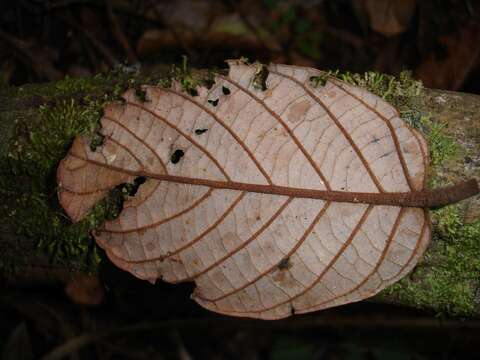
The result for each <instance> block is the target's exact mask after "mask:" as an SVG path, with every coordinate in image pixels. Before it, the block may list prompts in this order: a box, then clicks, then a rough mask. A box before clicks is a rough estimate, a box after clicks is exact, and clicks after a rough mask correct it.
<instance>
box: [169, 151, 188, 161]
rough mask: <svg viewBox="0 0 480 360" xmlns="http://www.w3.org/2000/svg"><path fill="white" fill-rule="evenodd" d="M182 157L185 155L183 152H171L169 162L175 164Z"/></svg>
mask: <svg viewBox="0 0 480 360" xmlns="http://www.w3.org/2000/svg"><path fill="white" fill-rule="evenodd" d="M183 155H185V153H184V152H183V150H180V149H177V150H175V151H174V152H173V154H172V156H170V161H171V162H172V163H173V164H176V163H178V162H179V161H180V159H181V158H182V157H183Z"/></svg>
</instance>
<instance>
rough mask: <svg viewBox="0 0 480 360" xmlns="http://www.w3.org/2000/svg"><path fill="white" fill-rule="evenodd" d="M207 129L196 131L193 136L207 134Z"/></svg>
mask: <svg viewBox="0 0 480 360" xmlns="http://www.w3.org/2000/svg"><path fill="white" fill-rule="evenodd" d="M207 131H208V129H196V130H195V134H196V135H202V134H203V133H204V132H207Z"/></svg>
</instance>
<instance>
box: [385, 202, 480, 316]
mask: <svg viewBox="0 0 480 360" xmlns="http://www.w3.org/2000/svg"><path fill="white" fill-rule="evenodd" d="M432 221H433V223H434V232H433V239H432V245H431V246H430V248H429V251H427V253H426V255H425V261H424V262H423V263H422V264H420V265H418V266H417V268H416V270H415V271H414V273H413V274H412V276H410V277H406V278H404V279H402V280H401V281H399V282H398V283H396V284H394V285H392V286H390V287H389V288H388V289H386V290H385V291H384V295H386V296H391V297H393V298H396V299H398V300H399V301H400V302H401V303H405V304H410V305H415V306H417V307H420V308H430V309H434V310H435V311H436V312H437V314H438V315H453V316H458V315H472V314H473V313H475V312H476V307H477V304H476V300H475V297H476V291H477V290H478V280H479V275H480V242H479V239H480V219H479V220H477V221H476V222H475V223H472V224H464V223H463V222H462V220H461V216H460V207H459V206H458V205H450V206H447V207H445V208H442V209H439V210H434V211H432ZM416 279H421V280H416Z"/></svg>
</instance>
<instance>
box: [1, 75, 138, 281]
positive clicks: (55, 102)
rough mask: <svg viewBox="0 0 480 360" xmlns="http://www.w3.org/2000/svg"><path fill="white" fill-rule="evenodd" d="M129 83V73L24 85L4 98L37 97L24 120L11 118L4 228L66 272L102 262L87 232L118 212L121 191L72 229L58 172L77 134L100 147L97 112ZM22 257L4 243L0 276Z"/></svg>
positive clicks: (3, 178)
mask: <svg viewBox="0 0 480 360" xmlns="http://www.w3.org/2000/svg"><path fill="white" fill-rule="evenodd" d="M119 75H120V76H119ZM128 86H129V75H125V74H118V73H116V74H110V75H99V76H96V77H94V78H91V79H68V78H67V79H65V80H62V81H60V82H57V83H54V84H47V85H44V86H38V85H37V86H33V85H32V86H30V85H29V86H24V87H21V88H16V89H8V90H7V92H6V93H4V94H2V95H3V96H5V97H7V96H8V95H11V96H12V98H13V99H15V100H16V101H18V100H19V99H37V100H35V101H38V99H40V101H41V103H43V104H41V105H39V106H38V107H37V108H36V109H35V108H34V109H33V110H32V111H31V112H28V116H23V117H19V118H17V119H15V128H14V132H13V136H11V141H10V143H9V145H8V149H9V151H8V154H7V156H6V157H3V158H1V159H0V196H1V198H2V204H1V205H0V215H1V216H2V219H3V220H4V222H3V224H2V225H3V226H5V227H6V228H8V229H9V231H11V232H12V236H17V237H23V238H25V237H26V238H28V239H31V240H33V241H34V242H35V246H36V249H37V250H38V251H39V252H40V253H42V254H46V255H48V256H49V257H50V259H51V260H52V261H54V262H56V263H63V264H65V265H68V267H69V268H71V269H77V270H84V271H94V270H95V269H96V265H97V264H98V262H99V260H100V257H99V253H98V250H97V248H96V246H95V245H94V242H93V241H92V238H91V236H90V232H91V231H92V230H93V229H95V228H96V227H98V226H99V225H100V224H101V223H102V222H103V221H105V220H106V219H111V218H113V217H115V216H117V215H118V213H119V210H120V208H121V203H122V200H123V194H122V191H121V189H120V192H119V189H114V190H113V191H112V192H111V194H110V196H108V197H107V198H106V199H104V200H103V201H101V202H99V203H98V204H97V205H96V206H95V208H94V209H92V211H91V212H90V214H89V215H88V216H87V217H86V218H85V219H84V220H82V221H81V222H78V223H76V224H72V223H71V222H70V220H69V219H68V217H67V216H66V215H65V214H64V212H63V210H62V209H61V207H60V205H59V203H58V200H57V195H56V169H57V167H58V163H59V162H60V160H61V159H62V158H63V157H64V156H65V154H66V152H67V150H68V148H69V146H70V144H71V142H72V140H73V139H74V137H75V136H77V135H80V134H83V135H85V136H89V137H90V138H92V139H93V140H94V142H96V143H97V145H99V144H101V141H102V137H101V136H100V135H99V133H98V131H97V130H98V126H99V120H100V118H101V116H102V108H103V106H104V105H105V103H106V102H109V101H112V100H116V99H118V96H119V95H120V94H121V93H122V92H123V91H125V89H126V88H127V87H128ZM27 104H29V103H28V102H27ZM23 253H24V251H23V249H19V248H16V247H15V246H12V245H11V242H8V241H2V242H1V243H0V254H1V258H2V261H0V275H4V276H9V275H11V274H12V273H14V272H16V271H18V270H19V269H21V266H20V265H21V264H22V263H24V262H25V261H24V255H23ZM9 259H11V261H9ZM12 263H13V264H12ZM12 265H14V266H12Z"/></svg>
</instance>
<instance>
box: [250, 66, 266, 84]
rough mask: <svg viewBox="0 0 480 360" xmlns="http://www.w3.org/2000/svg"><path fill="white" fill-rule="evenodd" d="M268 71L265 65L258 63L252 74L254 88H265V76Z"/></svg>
mask: <svg viewBox="0 0 480 360" xmlns="http://www.w3.org/2000/svg"><path fill="white" fill-rule="evenodd" d="M268 74H269V71H268V69H267V67H266V66H265V65H263V64H262V65H259V66H258V68H257V70H256V71H255V75H254V76H253V81H252V85H253V88H254V89H257V90H262V91H265V90H267V78H268Z"/></svg>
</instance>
